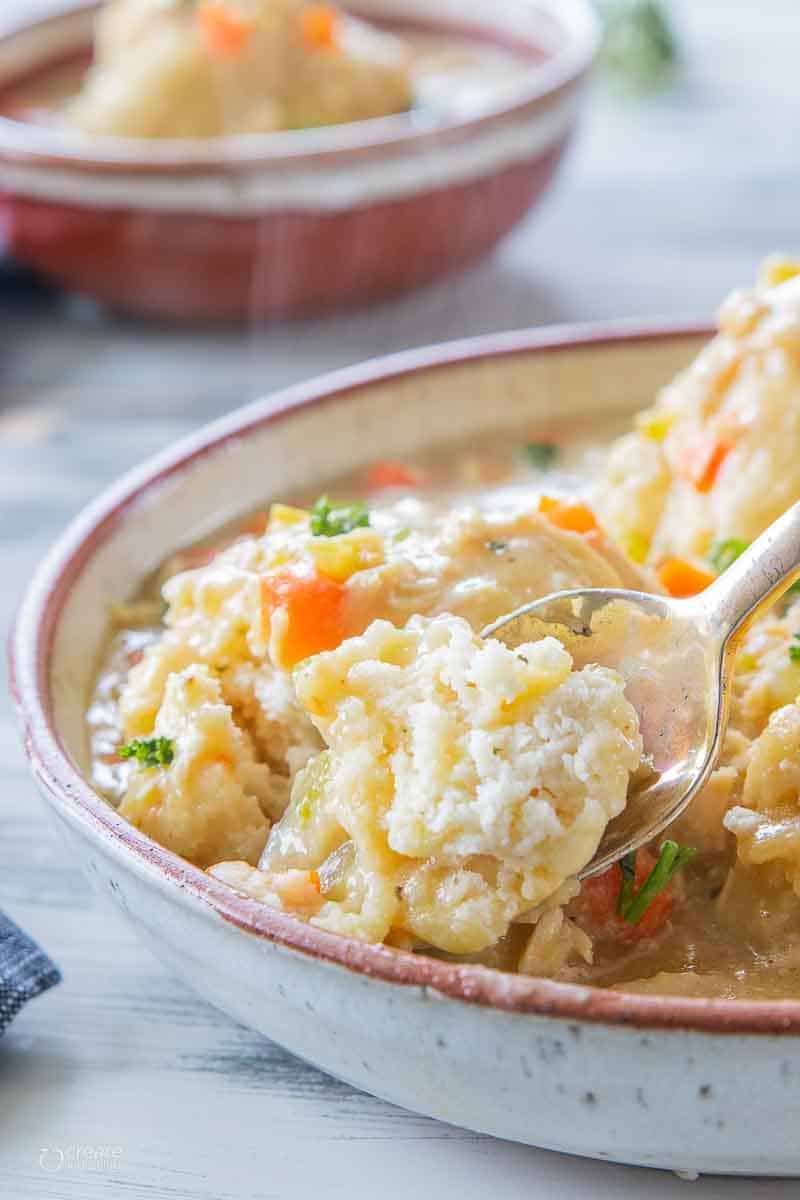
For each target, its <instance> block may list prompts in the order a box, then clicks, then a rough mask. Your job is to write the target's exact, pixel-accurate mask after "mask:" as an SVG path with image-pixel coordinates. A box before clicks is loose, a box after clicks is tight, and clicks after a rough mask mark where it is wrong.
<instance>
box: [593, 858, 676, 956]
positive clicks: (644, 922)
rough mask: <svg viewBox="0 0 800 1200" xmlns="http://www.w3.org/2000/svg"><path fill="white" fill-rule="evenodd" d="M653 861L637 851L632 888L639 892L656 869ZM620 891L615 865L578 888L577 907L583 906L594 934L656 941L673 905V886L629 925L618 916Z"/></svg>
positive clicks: (618, 866)
mask: <svg viewBox="0 0 800 1200" xmlns="http://www.w3.org/2000/svg"><path fill="white" fill-rule="evenodd" d="M655 861H656V860H655V859H654V858H653V855H652V854H651V853H650V851H649V850H639V852H638V853H637V855H636V875H635V878H634V887H635V888H636V889H637V890H638V889H639V888H640V887H641V886H642V884H643V883H644V882H645V880H646V879H647V877H648V875H649V874H650V872H651V871H652V869H653V867H654V866H655ZM621 887H622V868H621V867H620V865H619V863H614V866H613V867H609V868H608V870H607V871H604V872H603V874H602V875H593V876H592V878H591V879H586V880H584V883H583V885H582V887H581V894H580V903H581V904H582V905H584V906H585V909H586V911H587V914H588V918H589V922H590V924H591V925H592V926H593V927H594V929H595V933H596V934H600V935H601V936H602V935H605V936H607V937H608V936H612V937H618V938H621V939H624V940H626V941H638V940H639V939H641V938H647V937H655V936H656V935H657V934H658V933H660V932H661V930H662V929H663V927H664V925H666V923H667V919H668V917H669V915H670V913H671V911H672V908H673V905H674V903H675V895H674V892H673V889H672V885H671V884H670V885H668V886H667V887H665V888H664V890H663V891H662V892H659V893H658V895H657V896H656V897H655V898H654V899H653V901H652V903H651V904H650V906H649V908H648V909H647V911H646V912H645V914H644V916H643V917H642V918H641V919H640V920H639V921H637V922H636V924H635V925H631V924H630V923H629V922H628V921H625V920H623V918H622V917H621V916H619V914H618V913H617V901H618V900H619V892H620V888H621Z"/></svg>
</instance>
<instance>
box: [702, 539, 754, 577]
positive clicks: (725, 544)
mask: <svg viewBox="0 0 800 1200" xmlns="http://www.w3.org/2000/svg"><path fill="white" fill-rule="evenodd" d="M748 545H749V542H743V541H742V540H741V538H725V539H724V541H719V542H714V545H713V546H712V547H711V551H710V553H709V555H708V561H709V562H710V563H711V566H712V567H713V568H714V570H715V571H716V572H717V573H718V574H719V575H721V574H722V572H723V571H727V569H728V567H729V566H730V565H731V564H732V563H735V562H736V560H737V558H739V557H740V555H742V554H744V552H745V550H746V549H747V547H748Z"/></svg>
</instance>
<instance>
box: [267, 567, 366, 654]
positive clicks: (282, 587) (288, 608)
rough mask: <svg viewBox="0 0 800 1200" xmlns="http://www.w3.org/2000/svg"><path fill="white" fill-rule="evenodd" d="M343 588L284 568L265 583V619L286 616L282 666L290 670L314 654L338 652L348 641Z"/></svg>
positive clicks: (329, 581) (319, 575)
mask: <svg viewBox="0 0 800 1200" xmlns="http://www.w3.org/2000/svg"><path fill="white" fill-rule="evenodd" d="M345 596H346V591H345V588H344V586H343V585H342V584H340V583H337V582H336V581H335V580H333V579H330V578H328V576H327V575H321V574H311V573H303V574H301V573H300V572H299V571H297V570H294V569H292V568H291V567H284V568H282V569H280V570H277V571H272V572H270V574H269V575H266V576H265V577H264V578H263V579H262V581H261V603H262V606H263V610H264V615H265V619H266V620H267V621H268V620H269V618H270V616H271V614H272V613H273V612H275V611H276V610H277V609H283V610H284V611H285V613H286V621H287V628H286V633H285V636H284V638H283V640H282V643H281V658H282V660H283V661H282V663H281V666H283V667H285V668H286V669H289V668H291V667H293V666H295V664H296V663H299V662H300V661H301V660H302V659H304V658H310V657H311V655H312V654H320V653H321V652H322V651H323V650H335V649H336V647H337V646H338V645H339V643H340V642H342V641H344V639H345V637H346V631H345V619H344V601H345Z"/></svg>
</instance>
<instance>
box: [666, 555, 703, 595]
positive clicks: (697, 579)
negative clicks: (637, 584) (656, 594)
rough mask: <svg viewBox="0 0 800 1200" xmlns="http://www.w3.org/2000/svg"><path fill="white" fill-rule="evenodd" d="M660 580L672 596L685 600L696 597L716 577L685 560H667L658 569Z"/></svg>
mask: <svg viewBox="0 0 800 1200" xmlns="http://www.w3.org/2000/svg"><path fill="white" fill-rule="evenodd" d="M658 578H659V579H660V580H661V583H662V584H663V585H664V587H665V588H666V590H667V591H668V592H669V594H670V596H675V597H676V598H678V599H683V598H685V597H687V596H696V595H697V593H698V592H702V591H705V589H706V588H707V587H708V586H709V584H711V583H713V582H714V580H715V579H716V575H714V574H712V572H711V571H704V570H703V568H702V567H696V566H694V564H693V563H690V562H687V561H686V559H685V558H666V559H664V561H663V562H662V564H661V566H660V567H659V568H658Z"/></svg>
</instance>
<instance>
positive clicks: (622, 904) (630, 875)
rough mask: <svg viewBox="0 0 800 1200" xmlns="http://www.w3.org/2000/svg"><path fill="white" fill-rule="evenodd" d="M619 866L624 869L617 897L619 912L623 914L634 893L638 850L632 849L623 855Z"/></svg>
mask: <svg viewBox="0 0 800 1200" xmlns="http://www.w3.org/2000/svg"><path fill="white" fill-rule="evenodd" d="M619 868H620V870H621V871H622V883H621V884H620V887H619V896H618V898H617V912H618V914H619V915H620V916H622V914H623V912H624V911H625V910H626V908H627V907H628V905H629V904H630V902H631V896H632V895H633V885H634V882H635V880H636V851H635V850H631V851H629V853H628V854H625V855H623V857H622V858H621V859H620V860H619Z"/></svg>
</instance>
